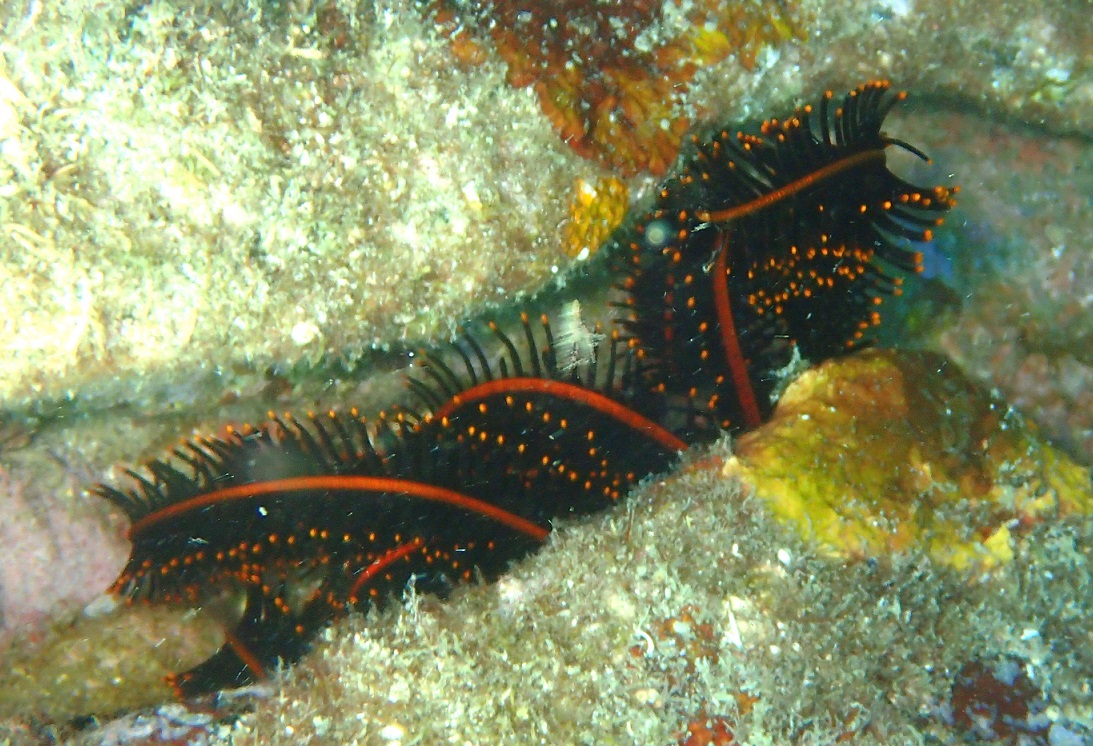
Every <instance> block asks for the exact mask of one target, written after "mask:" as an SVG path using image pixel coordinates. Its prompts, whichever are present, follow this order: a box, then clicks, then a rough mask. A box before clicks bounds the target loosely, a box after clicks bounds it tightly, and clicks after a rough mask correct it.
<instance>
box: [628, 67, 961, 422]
mask: <svg viewBox="0 0 1093 746" xmlns="http://www.w3.org/2000/svg"><path fill="white" fill-rule="evenodd" d="M904 97H905V94H903V93H897V92H893V91H892V90H891V88H890V86H889V84H888V83H887V82H885V81H873V82H870V83H865V84H863V85H861V86H859V87H858V88H856V89H854V90H853V91H850V92H849V93H848V94H846V95H845V96H844V97H843V98H842V99H841V101H838V100H837V99H836V97H835V96H834V94H832V93H831V92H830V91H829V92H827V93H826V94H825V95H824V96H823V97H822V98H821V99H820V101H819V103H818V104H817V105H816V106H804V107H801V108H800V109H798V110H797V111H796V112H795V113H793V114H792V115H790V116H789V117H787V118H785V119H770V120H767V121H766V122H763V123H762V124H760V125H758V126H757V127H754V128H749V129H743V130H736V129H727V128H723V129H716V130H712V131H711V132H708V133H707V134H704V135H699V134H695V135H693V136H692V139H691V143H690V145H689V152H688V153H687V154H685V155H684V157H683V159H682V162H681V165H680V167H679V170H678V173H677V174H676V175H675V176H673V177H672V178H671V179H669V180H668V181H667V182H666V183H665V184H664V185H663V186H662V187H661V189H660V191H659V194H658V195H657V197H658V198H657V200H656V203H655V204H654V206H653V207H652V208H651V209H650V210H648V212H647V213H646V214H645V215H643V216H641V218H640V219H639V220H637V221H636V222H635V227H634V228H633V229H631V230H629V231H628V232H626V233H625V234H624V235H622V236H620V237H617V238H616V246H615V249H616V252H617V255H616V257H615V268H616V271H617V272H618V274H619V278H620V279H619V280H618V286H619V288H620V289H621V290H622V291H623V292H624V293H625V298H626V300H625V302H624V303H623V304H621V305H622V308H623V315H622V317H621V318H620V324H621V326H622V328H623V329H624V331H625V334H626V336H627V337H628V338H629V340H630V341H631V343H632V344H634V345H635V346H636V347H637V348H638V349H639V351H640V354H641V356H642V358H643V360H644V361H645V363H646V365H648V366H649V367H650V369H652V370H655V371H656V377H657V380H658V382H659V384H660V385H662V386H663V387H665V388H666V389H667V390H668V391H669V392H677V393H685V394H688V395H691V396H697V397H698V398H699V399H702V398H705V399H706V400H707V401H708V405H709V410H710V412H711V414H712V415H713V416H715V417H716V418H717V420H718V421H719V422H720V424H721V425H722V426H723V427H725V428H728V429H731V430H740V429H747V428H750V427H754V426H755V425H756V424H758V423H759V422H760V421H762V420H763V419H765V417H766V416H767V415H768V414H769V410H770V408H771V406H772V402H771V395H772V393H773V392H774V391H776V390H777V388H778V382H779V381H778V378H779V370H780V369H781V368H782V367H784V366H785V365H786V364H787V363H788V362H789V361H790V360H791V359H792V349H793V347H794V346H796V348H797V349H798V350H799V352H800V353H801V355H802V356H803V357H804V358H806V359H808V360H810V361H812V362H818V361H821V360H824V359H826V358H829V357H832V356H835V355H839V354H844V353H846V352H847V351H849V350H852V349H854V348H856V347H859V346H862V345H864V344H868V343H869V342H870V341H871V340H870V335H869V329H870V328H871V327H873V326H875V325H876V324H877V323H879V321H880V313H879V311H880V306H881V304H882V303H883V301H884V299H885V298H886V297H888V296H890V295H893V294H898V293H899V292H900V285H901V284H902V282H903V277H904V275H906V274H913V273H915V272H918V271H921V268H922V255H921V253H920V250H919V248H920V245H921V244H922V243H924V242H927V241H929V240H931V238H932V230H933V228H934V227H935V226H937V225H940V223H941V222H942V216H943V214H944V213H945V212H947V211H948V210H950V209H951V208H952V207H953V206H954V205H955V199H954V197H955V194H956V192H957V189H956V188H955V187H945V186H935V187H923V186H917V185H914V184H911V183H909V182H907V181H905V180H904V179H903V178H901V177H900V176H898V175H897V174H896V173H894V172H893V171H892V170H890V169H889V167H888V157H887V154H888V151H889V149H890V148H892V147H895V148H900V149H903V150H906V151H908V152H910V153H912V154H914V155H915V156H917V157H920V158H922V159H924V160H926V156H925V155H924V154H923V153H922V152H921V151H919V150H918V149H917V148H915V147H914V146H912V145H910V144H908V143H905V142H903V141H901V140H896V139H894V138H891V137H888V136H887V135H886V134H885V133H884V132H883V131H882V129H881V127H882V124H883V121H884V118H885V116H886V115H887V114H888V112H889V111H890V110H891V108H892V107H893V106H894V105H895V104H896V103H898V102H899V101H901V100H903V98H904Z"/></svg>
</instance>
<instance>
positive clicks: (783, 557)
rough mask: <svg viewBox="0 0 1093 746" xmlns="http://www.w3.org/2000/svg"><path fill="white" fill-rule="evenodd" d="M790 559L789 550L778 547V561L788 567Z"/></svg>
mask: <svg viewBox="0 0 1093 746" xmlns="http://www.w3.org/2000/svg"><path fill="white" fill-rule="evenodd" d="M792 559H793V558H792V557H790V555H789V552H788V551H787V550H785V549H779V550H778V561H779V562H781V563H782V564H783V565H785V566H786V567H789V563H790V562H791V561H792Z"/></svg>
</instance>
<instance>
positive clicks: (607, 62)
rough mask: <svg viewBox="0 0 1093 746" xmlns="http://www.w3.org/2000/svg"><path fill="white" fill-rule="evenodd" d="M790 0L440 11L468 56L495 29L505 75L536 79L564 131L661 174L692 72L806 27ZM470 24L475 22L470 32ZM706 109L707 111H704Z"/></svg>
mask: <svg viewBox="0 0 1093 746" xmlns="http://www.w3.org/2000/svg"><path fill="white" fill-rule="evenodd" d="M787 7H788V3H770V2H763V1H762V0H749V1H748V2H729V1H728V0H696V1H694V2H687V3H684V2H683V1H682V0H613V1H612V2H596V1H595V0H541V1H540V2H535V3H521V2H517V0H494V1H493V2H474V3H459V4H458V7H457V4H456V3H454V2H451V0H439V3H438V7H437V19H438V20H439V21H440V22H442V23H444V24H446V25H447V26H448V27H449V28H450V29H451V30H452V31H451V38H452V49H453V52H454V53H455V54H456V56H457V57H458V58H459V59H461V60H463V61H464V62H468V63H472V64H477V63H478V62H480V61H482V60H483V59H484V58H485V55H484V53H483V51H482V49H481V48H480V46H479V44H480V43H481V41H482V40H483V39H484V37H486V36H488V37H489V39H490V41H491V42H492V44H493V46H494V47H495V48H496V49H497V52H498V53H499V54H500V56H501V57H502V59H504V60H505V62H506V63H508V66H509V69H508V81H509V83H510V84H511V85H513V86H516V87H523V86H530V87H531V88H532V89H533V90H534V91H535V94H536V96H537V97H538V99H539V103H540V105H541V106H542V109H543V112H544V113H545V114H546V115H547V117H549V118H550V120H551V122H552V123H553V124H554V127H555V129H556V130H557V131H558V133H559V135H561V137H562V139H563V140H565V142H566V143H567V144H568V145H569V146H570V147H571V148H572V149H573V150H574V151H576V152H577V153H578V154H580V155H581V156H583V157H585V158H588V159H591V160H594V161H597V162H598V163H600V164H602V165H604V166H606V167H608V168H610V169H612V170H613V171H615V172H616V173H618V174H620V175H624V176H629V175H633V174H636V173H638V172H642V171H645V172H649V173H652V174H655V175H658V176H659V175H662V174H664V173H665V171H667V169H668V167H669V166H670V165H671V164H672V163H673V162H674V160H675V157H676V153H677V151H678V150H679V145H680V139H681V137H682V136H683V134H684V133H685V132H686V131H687V130H688V128H689V127H690V123H691V122H690V119H689V118H688V117H687V116H685V115H684V114H682V113H680V111H679V109H680V107H679V106H678V103H679V101H680V98H681V96H682V94H683V93H684V92H685V91H686V90H687V88H688V86H689V84H690V82H691V80H692V78H693V77H694V75H695V73H696V72H697V71H698V70H699V69H701V68H702V67H705V66H709V65H712V64H714V63H716V62H719V61H721V60H723V59H725V58H726V57H728V56H729V55H730V54H735V55H737V57H738V58H739V60H740V62H741V64H743V65H744V66H745V67H747V68H749V69H750V68H751V67H753V66H754V64H755V57H756V55H757V53H758V52H759V51H760V50H761V49H762V48H763V47H764V46H765V45H770V44H776V43H781V42H785V41H788V40H790V39H792V38H794V37H795V36H799V33H798V32H797V31H796V30H795V28H796V27H795V25H794V23H793V21H792V20H791V19H790V17H789V14H788V11H787ZM468 29H471V30H472V31H470V32H468ZM699 114H701V112H699Z"/></svg>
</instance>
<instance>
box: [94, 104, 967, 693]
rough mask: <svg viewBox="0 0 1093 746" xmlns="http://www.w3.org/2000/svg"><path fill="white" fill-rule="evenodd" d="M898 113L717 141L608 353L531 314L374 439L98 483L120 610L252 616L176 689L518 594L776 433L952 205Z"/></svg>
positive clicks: (647, 236)
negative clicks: (643, 493)
mask: <svg viewBox="0 0 1093 746" xmlns="http://www.w3.org/2000/svg"><path fill="white" fill-rule="evenodd" d="M901 97H902V94H894V93H892V92H891V91H890V90H889V88H888V85H887V84H886V83H883V82H877V83H869V84H866V85H863V86H861V87H859V88H858V89H856V90H855V91H852V92H851V93H850V94H848V95H847V96H846V97H845V98H844V99H843V100H842V102H841V103H840V104H839V105H838V106H835V105H834V104H833V97H832V96H831V94H828V95H826V96H825V97H824V98H823V99H822V100H821V102H820V104H819V105H818V108H817V110H813V109H812V108H810V107H805V108H803V109H801V110H799V111H798V112H797V113H796V114H794V115H793V116H792V117H790V118H788V119H786V120H784V121H778V120H770V121H768V122H766V123H764V124H763V125H762V126H760V127H759V128H758V129H757V130H756V131H755V132H753V133H745V132H735V133H730V132H729V131H728V130H724V131H717V132H715V133H714V134H713V135H712V136H711V137H709V138H699V137H695V138H694V139H693V143H692V149H691V153H690V154H689V155H688V156H686V158H685V159H684V161H683V163H682V165H681V167H680V168H679V170H678V172H677V175H676V176H674V177H673V178H672V179H671V180H669V181H668V182H666V183H665V185H664V186H663V187H662V189H661V190H660V192H659V197H658V200H657V202H656V204H655V205H653V207H652V208H651V209H649V210H648V212H646V213H645V214H642V215H640V216H637V218H636V219H634V220H632V221H630V222H629V226H630V227H628V228H626V229H624V230H622V231H620V233H619V234H618V235H617V236H616V237H615V239H613V241H612V243H611V245H609V246H608V247H606V248H605V250H606V251H613V252H615V253H614V256H612V257H611V263H612V265H613V267H614V269H615V271H616V272H617V276H618V280H617V284H618V287H619V288H620V289H621V291H622V293H623V296H624V297H623V300H622V301H621V302H620V304H619V305H620V306H621V308H622V315H621V317H620V318H619V319H618V320H617V322H616V327H617V328H615V329H611V330H608V333H606V334H594V335H592V337H593V338H594V339H596V340H598V341H597V343H595V344H592V345H591V346H588V345H584V346H581V347H580V348H579V349H578V346H576V345H575V344H572V343H570V342H568V341H567V342H559V341H558V340H556V339H555V336H554V332H553V331H552V326H551V323H550V321H549V320H548V319H547V318H546V317H543V318H541V319H540V320H538V321H536V322H532V321H530V320H529V319H528V317H527V316H526V315H521V316H520V317H519V319H518V321H517V322H515V323H513V324H511V325H509V328H507V329H506V330H502V329H500V328H498V327H497V325H495V324H490V325H489V329H487V330H484V331H482V332H480V333H472V334H467V335H465V336H464V337H463V338H461V339H460V340H458V341H456V342H455V343H453V344H451V345H448V346H443V347H439V348H437V349H433V350H429V351H426V352H424V353H423V354H422V355H421V356H420V357H419V361H420V362H419V364H418V365H417V366H416V367H414V368H412V369H411V371H410V372H409V374H408V386H409V391H410V392H411V395H412V399H413V401H412V402H411V403H410V404H408V405H406V406H402V407H395V408H392V409H390V410H389V411H388V413H387V414H381V415H380V416H378V417H376V418H374V419H373V420H365V419H363V418H361V417H359V416H358V415H356V414H355V413H350V414H343V415H335V414H333V413H331V414H329V415H325V416H313V415H312V416H309V417H308V418H307V420H306V421H298V420H294V419H292V418H290V417H287V416H285V417H272V416H271V419H270V421H269V422H268V423H267V424H265V425H263V426H261V427H258V428H246V429H243V430H240V431H232V432H231V433H230V434H229V435H228V436H227V437H226V438H222V439H216V438H204V439H198V440H194V441H192V442H190V443H188V444H187V445H185V446H184V447H182V448H179V449H177V450H176V451H175V452H174V453H173V454H172V456H171V457H170V458H168V459H166V460H160V461H155V462H153V463H152V464H150V465H149V466H148V468H147V471H146V473H143V474H141V473H136V472H130V473H131V474H132V476H133V478H134V479H135V484H134V486H132V487H130V488H127V489H117V488H114V487H107V486H103V487H100V488H99V490H98V491H99V493H100V494H101V495H103V496H104V497H105V498H107V499H109V500H111V501H112V502H114V503H116V504H117V505H119V506H120V507H121V508H122V509H124V510H125V511H126V513H127V514H128V516H129V518H130V520H131V521H132V526H131V528H130V538H131V539H132V541H133V552H132V555H131V558H130V561H129V564H128V565H127V567H126V568H125V570H124V571H123V573H122V575H121V577H119V579H118V580H117V582H116V583H115V586H114V590H115V591H116V592H118V593H121V594H123V595H125V596H126V597H128V598H131V599H148V600H152V601H170V602H178V603H195V602H198V601H200V600H201V598H202V597H203V596H205V595H206V594H207V593H208V592H210V591H215V590H217V589H222V588H235V589H237V590H238V592H239V593H240V594H241V595H242V596H244V597H245V605H244V611H243V615H242V618H241V619H240V620H239V621H238V622H237V623H235V625H234V627H233V628H232V630H231V631H230V632H229V633H228V635H227V642H226V643H225V645H224V646H223V647H222V648H221V649H220V650H219V651H218V652H217V653H216V654H215V655H214V656H213V657H211V658H210V659H209V660H207V661H205V662H204V663H202V664H201V665H199V666H197V667H196V668H194V669H192V670H190V671H188V672H186V673H183V674H181V675H179V676H178V677H176V678H175V684H176V686H177V688H178V690H179V692H180V693H181V694H183V695H194V694H199V693H203V692H207V691H212V690H215V689H218V688H223V687H227V686H236V685H240V684H243V683H246V682H249V681H253V680H255V679H257V678H261V677H262V676H264V675H265V674H266V673H267V672H268V671H269V670H270V669H271V667H273V666H275V665H276V664H277V663H278V662H279V661H285V662H292V661H294V660H296V659H297V658H299V656H300V655H301V654H302V653H303V652H304V651H305V650H306V648H307V645H308V642H309V640H310V639H311V638H312V637H313V636H314V634H315V633H316V632H317V631H318V630H319V629H321V628H322V627H323V625H325V624H327V623H328V622H329V621H330V620H331V619H333V618H334V617H336V616H338V615H339V614H342V613H344V612H345V611H346V610H347V609H350V608H368V607H371V606H374V605H379V604H382V603H384V602H385V601H387V600H388V599H390V598H391V597H397V596H398V595H399V594H400V593H402V592H403V590H404V589H405V588H406V587H407V585H408V584H409V583H413V584H414V586H415V588H416V589H418V590H424V591H431V592H436V593H441V594H443V593H446V592H447V591H448V590H449V589H450V588H451V587H452V586H453V585H455V584H456V583H458V582H461V581H466V580H470V579H473V578H476V577H478V578H483V579H486V580H490V579H493V578H495V577H497V576H498V575H499V574H500V573H501V572H503V571H504V569H505V568H506V567H507V566H508V564H509V563H510V562H511V561H512V560H513V559H515V558H518V557H521V556H523V555H525V554H527V553H529V552H531V551H534V550H535V549H536V548H537V547H538V546H540V545H541V544H542V542H543V541H544V540H545V539H546V537H547V536H548V534H549V532H550V529H551V524H552V522H553V521H554V520H556V519H558V518H560V517H564V516H567V515H579V514H586V513H589V512H592V511H595V510H599V509H602V508H604V507H606V506H608V505H610V504H612V503H613V502H614V501H616V500H618V499H619V498H620V497H622V496H624V495H625V494H626V493H627V492H628V491H629V489H630V488H631V487H632V486H633V485H634V484H635V483H637V482H638V481H640V480H641V479H643V478H645V477H647V476H648V475H650V474H653V473H656V472H658V471H662V470H664V469H666V468H668V467H669V466H671V464H672V463H673V461H674V459H675V458H676V457H677V455H678V453H679V452H680V451H682V450H685V449H686V448H687V447H688V445H689V444H692V443H696V442H702V441H707V440H710V439H712V438H713V437H715V435H716V434H717V433H718V432H720V430H721V428H728V429H732V430H741V429H745V428H750V427H755V426H757V425H759V424H760V423H761V422H762V421H763V420H764V419H765V418H766V417H767V416H768V415H769V413H770V410H771V408H772V407H773V402H772V394H773V392H774V391H775V390H776V388H777V386H778V385H779V376H780V370H781V369H782V368H784V367H785V366H786V365H787V364H788V363H789V362H790V361H791V360H792V359H793V357H794V349H795V347H796V348H797V349H799V350H800V351H801V352H802V353H803V354H804V355H805V356H806V357H808V358H810V359H812V360H814V361H815V360H820V359H823V358H825V357H830V356H832V355H836V354H840V353H843V352H845V351H847V350H849V349H853V348H854V347H856V346H859V345H861V344H864V343H866V342H867V341H868V335H867V331H868V329H869V327H870V326H872V325H873V324H875V323H876V321H877V308H878V306H879V305H880V304H881V302H882V300H883V298H884V297H885V296H887V295H889V294H892V293H894V292H897V291H898V288H899V283H900V281H901V276H902V274H904V273H908V272H914V271H916V270H917V269H918V268H919V264H920V257H919V255H918V253H917V252H916V251H915V250H914V247H913V244H914V243H915V242H921V241H923V240H927V239H929V236H930V230H931V228H932V227H933V226H934V225H936V224H937V223H939V222H940V219H939V214H940V213H942V212H944V211H946V210H948V209H949V208H950V207H951V206H952V205H953V199H952V197H953V194H954V190H949V189H946V188H943V187H936V188H933V189H925V188H921V187H916V186H914V185H911V184H908V183H906V182H904V181H903V180H901V179H900V178H899V177H898V176H896V175H895V174H893V173H892V172H891V171H889V169H888V167H887V165H886V160H885V151H886V149H887V148H889V147H890V146H897V147H902V148H905V149H907V150H909V151H911V152H912V153H915V154H917V155H920V156H921V153H919V152H918V151H917V150H915V149H914V148H912V147H911V146H909V145H907V144H905V143H902V142H900V141H897V140H893V139H890V138H888V137H886V136H885V135H884V134H883V133H882V131H881V129H880V128H881V124H882V121H883V119H884V117H885V115H886V113H887V112H888V110H889V109H890V108H891V106H892V105H893V104H894V103H895V102H896V101H898V100H899V99H900V98H901ZM922 157H925V156H922Z"/></svg>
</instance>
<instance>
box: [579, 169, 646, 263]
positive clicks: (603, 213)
mask: <svg viewBox="0 0 1093 746" xmlns="http://www.w3.org/2000/svg"><path fill="white" fill-rule="evenodd" d="M629 203H630V190H629V189H628V188H627V186H626V184H624V183H623V182H621V181H619V180H618V179H616V178H614V177H608V178H603V179H599V180H598V181H596V182H595V183H592V182H589V181H586V180H584V179H577V180H576V181H574V182H573V200H572V201H571V202H570V208H569V209H570V220H569V222H568V223H566V226H565V238H564V241H565V251H566V253H567V254H569V255H570V256H572V257H579V258H585V257H587V256H588V255H590V254H592V253H594V252H595V251H596V250H597V249H598V248H600V245H601V244H602V243H603V242H604V240H606V239H607V237H608V236H609V235H611V231H613V230H615V228H617V227H618V225H619V223H620V222H622V219H623V217H624V216H625V215H626V209H627V207H628V206H629Z"/></svg>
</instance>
